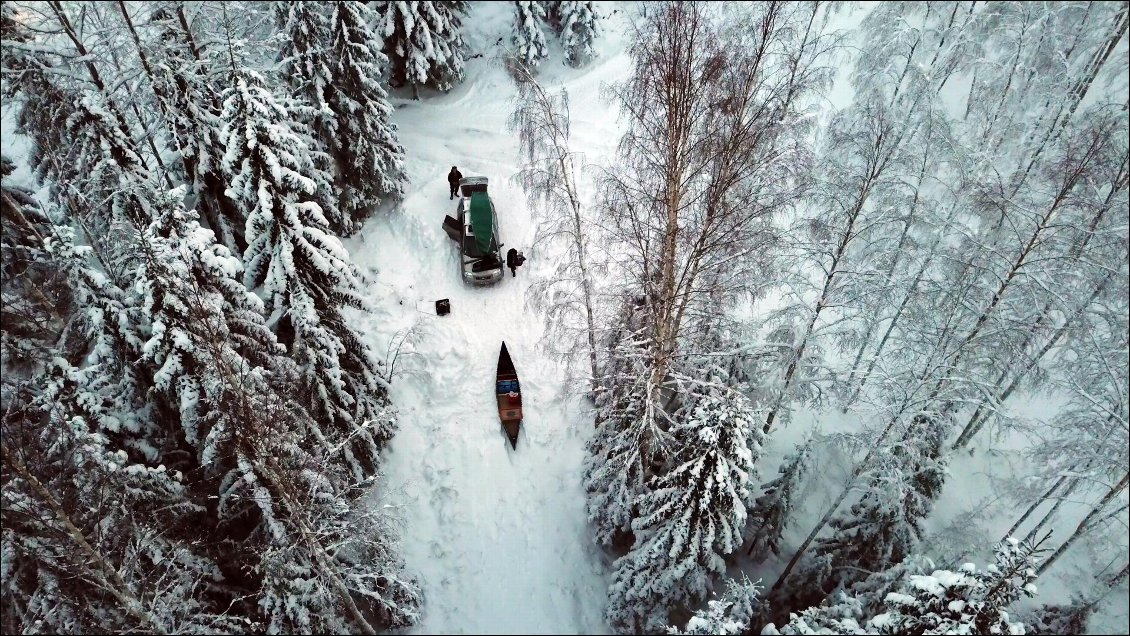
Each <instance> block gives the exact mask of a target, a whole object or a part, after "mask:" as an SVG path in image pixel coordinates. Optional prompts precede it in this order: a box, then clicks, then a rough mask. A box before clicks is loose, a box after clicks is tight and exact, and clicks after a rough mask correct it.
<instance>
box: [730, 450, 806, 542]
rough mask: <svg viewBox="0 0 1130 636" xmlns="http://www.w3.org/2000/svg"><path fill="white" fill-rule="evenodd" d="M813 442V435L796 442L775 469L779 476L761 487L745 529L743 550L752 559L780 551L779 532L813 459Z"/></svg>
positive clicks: (792, 510) (783, 526)
mask: <svg viewBox="0 0 1130 636" xmlns="http://www.w3.org/2000/svg"><path fill="white" fill-rule="evenodd" d="M815 443H816V438H815V437H809V438H808V439H807V440H805V441H804V442H803V443H801V444H797V446H796V448H795V449H794V450H793V452H792V453H790V454H789V455H788V456H787V457H785V460H784V461H783V462H782V463H781V467H780V468H778V469H777V472H778V473H779V476H778V477H777V478H776V479H774V480H772V481H770V482H769V483H767V484H765V485H763V486H762V487H761V493H762V494H761V496H759V497H758V498H757V501H756V502H754V504H753V507H752V509H751V510H750V512H749V524H748V526H747V530H746V534H747V535H748V536H749V537H750V546H749V549H748V551H747V554H748V555H749V557H750V558H751V559H753V560H754V561H755V562H759V561H764V560H765V559H766V558H768V556H769V554H770V553H772V554H775V555H779V554H780V553H781V534H782V533H783V532H784V531H785V526H786V525H788V523H789V521H790V520H791V518H792V516H793V514H794V513H795V510H794V508H795V507H796V505H797V503H798V501H797V497H798V496H799V495H800V492H799V491H800V490H801V488H802V486H803V484H804V479H805V476H806V475H807V474H808V471H809V468H810V467H811V465H812V463H813V460H814V458H813V447H814V446H815Z"/></svg>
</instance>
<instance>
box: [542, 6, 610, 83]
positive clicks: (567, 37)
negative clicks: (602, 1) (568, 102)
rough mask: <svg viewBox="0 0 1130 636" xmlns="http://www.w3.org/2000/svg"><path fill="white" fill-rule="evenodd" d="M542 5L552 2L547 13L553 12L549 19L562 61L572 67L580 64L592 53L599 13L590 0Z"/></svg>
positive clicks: (593, 53)
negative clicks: (562, 51) (561, 50)
mask: <svg viewBox="0 0 1130 636" xmlns="http://www.w3.org/2000/svg"><path fill="white" fill-rule="evenodd" d="M546 4H551V5H555V6H553V7H551V8H549V9H547V13H548V12H553V13H554V14H555V19H554V20H553V21H551V22H550V24H551V25H556V26H553V29H554V31H555V32H556V33H557V37H558V38H559V39H560V40H561V48H563V49H564V50H565V61H566V62H567V63H568V64H569V66H572V67H574V68H577V67H581V66H584V65H585V64H587V63H588V62H589V60H591V59H592V58H593V57H595V56H596V51H595V50H594V49H593V42H595V41H596V38H597V36H599V35H600V14H598V13H597V11H596V7H594V6H593V3H592V2H591V0H557V1H555V2H549V3H546Z"/></svg>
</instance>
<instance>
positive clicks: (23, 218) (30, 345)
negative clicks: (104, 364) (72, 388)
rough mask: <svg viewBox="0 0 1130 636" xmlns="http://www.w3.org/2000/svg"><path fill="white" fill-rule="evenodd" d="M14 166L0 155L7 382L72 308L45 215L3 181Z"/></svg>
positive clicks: (41, 356) (2, 355)
mask: <svg viewBox="0 0 1130 636" xmlns="http://www.w3.org/2000/svg"><path fill="white" fill-rule="evenodd" d="M5 8H6V7H5ZM14 167H15V166H14V164H13V163H12V162H11V161H10V160H9V159H8V158H7V157H0V177H2V178H3V181H2V182H0V361H2V363H3V365H4V373H5V374H11V375H12V378H13V380H12V381H13V382H14V378H15V376H23V377H27V376H28V375H29V374H32V373H35V372H36V371H37V370H38V365H39V364H40V363H42V361H43V360H45V359H47V358H49V357H50V355H51V353H50V349H51V347H52V346H53V345H54V344H55V338H56V334H58V332H59V331H60V330H61V329H62V327H63V325H64V324H65V320H66V317H67V316H69V314H70V312H71V311H72V310H73V307H72V306H71V294H70V290H69V289H68V287H67V285H66V281H65V279H64V277H63V276H61V275H60V274H61V273H60V272H59V269H58V267H56V264H55V263H53V262H52V259H51V258H50V257H49V255H48V254H47V252H46V251H45V250H44V245H43V240H44V239H45V238H46V237H48V236H50V235H51V228H52V222H51V219H50V218H49V217H48V216H47V211H46V210H45V209H44V208H43V207H42V206H41V205H40V204H39V203H38V202H37V201H36V200H35V198H34V197H33V196H32V193H30V192H28V191H27V190H24V189H23V188H20V187H18V186H15V185H10V184H9V182H8V181H9V179H8V177H9V175H10V174H11V173H12V171H13V169H14Z"/></svg>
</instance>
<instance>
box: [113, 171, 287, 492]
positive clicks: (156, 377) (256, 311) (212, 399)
mask: <svg viewBox="0 0 1130 636" xmlns="http://www.w3.org/2000/svg"><path fill="white" fill-rule="evenodd" d="M183 195H184V189H183V187H182V188H177V189H175V190H173V191H171V192H169V193H167V194H165V195H164V196H162V197H161V199H162V200H161V204H160V213H159V214H158V216H157V218H156V219H154V221H153V223H151V224H150V225H149V227H148V228H146V230H145V231H144V232H143V233H141V234H140V235H139V236H138V241H137V243H138V251H139V252H140V253H141V255H142V263H141V266H140V267H139V268H138V271H137V273H136V276H135V278H136V280H137V291H138V293H139V294H140V296H141V311H142V313H143V314H144V316H145V318H146V321H147V323H148V324H149V325H150V336H149V339H148V340H147V341H146V342H145V345H144V346H143V348H142V358H141V361H142V362H143V363H144V364H146V365H148V367H149V372H150V373H151V374H152V377H153V385H154V386H153V390H154V392H155V393H156V394H157V395H158V396H160V397H159V399H158V401H159V402H161V403H163V404H164V406H165V408H166V409H167V411H168V418H169V419H176V420H177V422H178V424H179V429H180V430H179V431H178V432H177V435H175V438H176V439H181V438H183V440H184V442H185V444H187V446H188V448H190V449H191V450H192V452H193V454H194V455H196V457H197V462H194V463H192V465H197V464H202V465H203V466H204V468H205V472H206V473H213V474H214V471H216V470H217V469H218V467H216V466H211V465H210V464H212V460H213V458H214V457H215V455H216V449H215V448H214V446H213V444H214V443H215V440H216V438H217V437H219V436H221V435H222V434H223V431H224V430H226V429H229V428H232V427H238V426H239V425H240V424H239V422H237V421H233V420H232V419H231V414H230V413H227V412H225V410H224V409H223V406H222V405H223V403H224V398H223V395H222V394H221V393H219V392H218V391H219V390H220V389H222V388H223V378H220V377H217V375H216V374H217V372H218V370H219V368H218V366H217V364H216V359H217V358H220V359H223V360H225V361H227V364H229V365H231V366H232V367H233V368H235V369H250V368H251V367H254V366H262V367H269V366H271V365H272V363H273V360H272V359H273V358H274V357H276V356H279V355H281V354H282V348H281V347H280V346H279V344H278V343H277V342H276V340H275V336H274V334H273V333H271V331H270V329H268V328H267V325H266V318H265V316H264V309H263V302H262V301H261V300H260V299H259V297H258V296H256V295H254V294H253V293H251V292H250V291H248V290H247V288H246V287H244V285H243V282H242V280H241V278H242V277H241V275H242V273H243V266H242V265H241V264H240V262H239V260H238V259H236V258H235V257H234V256H233V255H232V254H231V253H230V252H229V251H228V250H227V248H225V247H224V246H222V245H220V244H218V243H217V242H216V240H215V235H214V234H213V232H212V231H211V230H208V229H205V228H203V227H200V224H199V223H198V222H197V220H196V214H195V212H194V211H186V210H185V209H184V205H183V203H182V200H183ZM213 429H218V430H216V431H215V432H213Z"/></svg>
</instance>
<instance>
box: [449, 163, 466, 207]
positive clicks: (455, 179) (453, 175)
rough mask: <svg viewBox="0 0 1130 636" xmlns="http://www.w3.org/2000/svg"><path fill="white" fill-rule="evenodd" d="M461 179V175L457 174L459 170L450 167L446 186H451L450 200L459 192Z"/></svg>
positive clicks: (460, 173)
mask: <svg viewBox="0 0 1130 636" xmlns="http://www.w3.org/2000/svg"><path fill="white" fill-rule="evenodd" d="M462 178H463V173H462V172H459V168H456V167H455V166H451V172H449V173H447V185H449V186H451V198H450V199H448V201H450V200H451V199H454V198H455V193H456V192H459V180H460V179H462Z"/></svg>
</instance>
